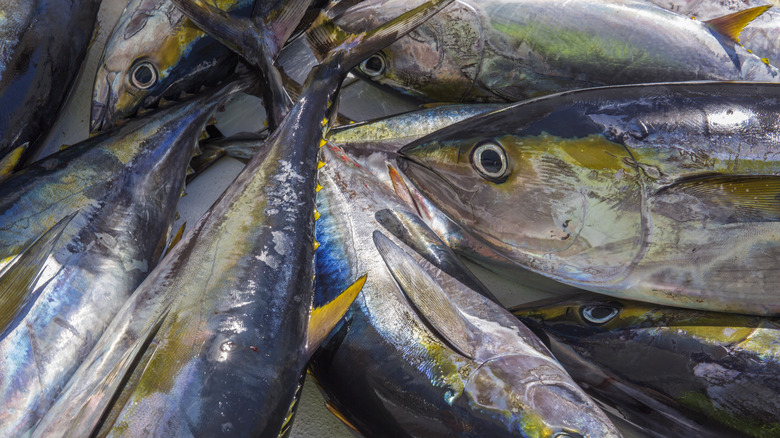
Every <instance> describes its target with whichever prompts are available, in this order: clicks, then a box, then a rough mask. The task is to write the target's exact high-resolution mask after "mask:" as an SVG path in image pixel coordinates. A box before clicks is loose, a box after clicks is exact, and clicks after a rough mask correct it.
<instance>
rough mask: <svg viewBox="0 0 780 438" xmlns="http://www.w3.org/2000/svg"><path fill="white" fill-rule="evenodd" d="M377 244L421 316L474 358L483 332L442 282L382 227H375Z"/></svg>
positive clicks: (463, 351)
mask: <svg viewBox="0 0 780 438" xmlns="http://www.w3.org/2000/svg"><path fill="white" fill-rule="evenodd" d="M374 245H375V246H376V249H377V251H379V254H380V255H381V256H382V260H384V262H385V265H386V266H387V269H388V271H390V274H391V275H392V276H393V278H394V279H395V281H396V283H398V286H400V289H401V291H402V292H403V294H404V296H406V298H407V299H408V300H409V302H410V303H411V304H412V307H414V309H415V310H417V313H418V315H419V316H420V318H422V319H423V320H424V321H426V322H427V323H428V324H429V326H430V327H432V328H433V329H434V330H435V331H436V333H437V334H438V336H439V337H440V338H441V340H442V341H444V342H447V343H448V344H449V345H450V346H451V347H452V348H453V349H454V350H455V351H457V352H458V353H459V354H461V355H463V356H466V357H467V358H469V359H473V358H474V355H475V354H476V348H475V347H476V345H475V341H476V340H478V339H479V336H478V335H477V334H475V333H474V329H473V328H472V326H471V325H470V324H469V322H468V321H467V320H466V319H465V318H464V317H463V314H461V312H460V311H459V310H458V309H457V308H456V307H455V306H454V305H453V304H452V302H451V301H450V300H449V298H448V297H447V293H446V292H444V290H443V289H442V288H441V286H439V284H438V283H436V281H435V280H434V279H432V278H431V277H430V275H428V273H427V272H425V270H424V269H423V268H422V266H420V265H419V264H418V263H417V261H415V260H414V259H413V258H412V257H411V256H410V255H409V254H407V253H406V252H405V251H404V250H403V249H401V248H399V247H398V245H396V244H395V243H393V242H392V241H391V240H390V239H389V238H387V237H386V236H385V235H384V234H382V233H381V232H380V231H378V230H377V231H374Z"/></svg>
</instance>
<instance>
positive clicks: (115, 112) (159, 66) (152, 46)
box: [90, 0, 247, 132]
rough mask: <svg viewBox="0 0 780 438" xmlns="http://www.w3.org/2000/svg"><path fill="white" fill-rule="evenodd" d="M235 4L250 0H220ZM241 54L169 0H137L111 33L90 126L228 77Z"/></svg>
mask: <svg viewBox="0 0 780 438" xmlns="http://www.w3.org/2000/svg"><path fill="white" fill-rule="evenodd" d="M217 3H219V6H220V7H223V8H229V7H233V6H236V5H237V4H239V3H247V0H243V1H242V2H238V1H236V0H226V1H219V2H217ZM235 64H236V57H235V56H234V55H233V54H232V53H231V52H230V51H229V50H228V49H227V48H225V47H223V46H222V45H220V44H219V43H218V42H217V41H216V40H214V39H213V38H210V37H207V36H206V34H205V33H204V32H202V31H201V30H200V29H198V28H197V27H196V26H195V25H194V24H193V23H192V22H191V21H189V20H188V19H186V18H185V17H184V15H183V14H182V13H181V12H180V11H179V10H178V9H176V7H175V6H174V5H173V4H172V3H171V2H170V1H167V0H133V1H131V2H130V4H129V5H128V6H127V8H125V11H124V12H123V14H122V16H121V17H120V19H119V21H118V22H117V25H116V27H114V30H113V32H112V34H111V35H110V36H109V38H108V41H107V43H106V47H105V49H104V51H103V55H102V57H101V59H100V61H99V64H98V70H97V74H96V76H95V82H94V86H93V92H92V113H91V117H90V131H91V132H97V131H100V130H103V129H106V128H108V127H111V126H113V125H115V124H117V123H120V122H121V121H122V120H124V119H126V118H128V117H132V116H134V115H135V114H136V113H137V111H138V110H139V109H144V108H149V107H152V106H155V105H157V104H158V102H159V101H160V99H161V98H164V99H166V100H177V99H178V98H179V97H180V96H181V94H182V93H185V92H186V93H193V92H195V91H198V89H199V88H200V87H201V86H203V85H214V84H216V83H217V82H218V81H220V80H222V79H225V78H227V76H228V75H229V74H230V72H232V70H233V68H234V67H235Z"/></svg>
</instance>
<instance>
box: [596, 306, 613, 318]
mask: <svg viewBox="0 0 780 438" xmlns="http://www.w3.org/2000/svg"><path fill="white" fill-rule="evenodd" d="M612 312H614V309H612V308H611V307H593V308H591V309H590V316H592V317H593V318H594V319H596V320H602V319H604V318H608V317H609V316H610V315H612Z"/></svg>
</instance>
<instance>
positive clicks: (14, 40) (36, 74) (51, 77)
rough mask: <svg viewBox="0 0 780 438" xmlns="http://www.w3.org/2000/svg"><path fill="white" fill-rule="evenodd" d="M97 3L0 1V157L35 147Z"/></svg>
mask: <svg viewBox="0 0 780 438" xmlns="http://www.w3.org/2000/svg"><path fill="white" fill-rule="evenodd" d="M99 8H100V0H77V1H66V0H55V1H38V0H29V1H28V0H3V1H1V2H0V159H2V158H3V157H4V156H6V155H7V154H8V153H10V152H11V151H12V150H13V149H15V148H16V147H18V146H21V145H22V144H24V143H26V142H28V143H29V144H30V147H29V148H28V150H29V151H34V150H36V149H37V147H38V146H39V145H38V142H39V141H42V140H43V138H44V137H45V136H46V133H47V132H48V130H49V128H50V127H51V126H52V124H53V123H54V120H55V117H56V115H57V112H58V111H59V109H60V106H61V105H62V104H63V103H64V101H65V98H66V97H67V94H68V92H69V90H70V87H71V85H72V84H73V82H74V80H75V79H76V75H77V73H78V71H79V68H80V67H81V62H82V60H83V59H84V56H85V55H86V53H87V47H88V45H89V42H90V38H91V37H92V32H93V29H94V27H95V19H96V17H97V13H98V9H99Z"/></svg>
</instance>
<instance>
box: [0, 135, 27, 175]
mask: <svg viewBox="0 0 780 438" xmlns="http://www.w3.org/2000/svg"><path fill="white" fill-rule="evenodd" d="M29 145H30V143H24V144H23V145H20V146H17V147H16V148H14V149H13V150H12V151H11V152H10V153H9V154H8V155H6V156H5V157H3V159H2V160H0V181H4V180H5V179H7V178H8V177H9V176H10V175H11V173H12V172H13V171H14V169H15V168H16V166H17V165H18V164H19V160H20V159H21V158H22V154H23V153H24V151H26V150H27V146H29Z"/></svg>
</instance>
